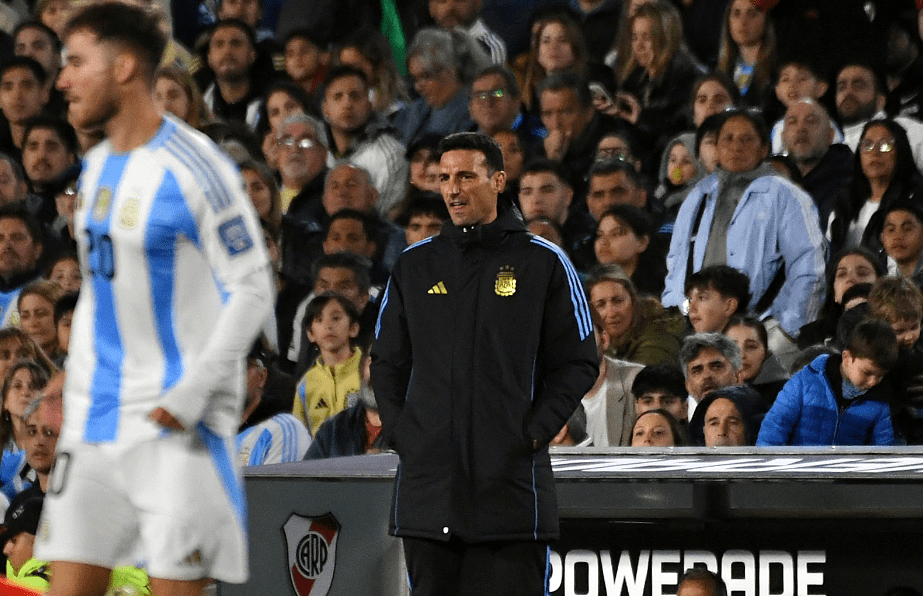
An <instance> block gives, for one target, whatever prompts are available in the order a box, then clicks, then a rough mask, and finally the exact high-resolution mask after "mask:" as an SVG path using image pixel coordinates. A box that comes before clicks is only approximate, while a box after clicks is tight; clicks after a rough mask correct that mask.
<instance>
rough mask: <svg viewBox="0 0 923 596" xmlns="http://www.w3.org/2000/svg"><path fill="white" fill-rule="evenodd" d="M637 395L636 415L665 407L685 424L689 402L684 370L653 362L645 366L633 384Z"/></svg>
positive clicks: (632, 387)
mask: <svg viewBox="0 0 923 596" xmlns="http://www.w3.org/2000/svg"><path fill="white" fill-rule="evenodd" d="M631 394H632V395H634V396H635V416H640V415H641V414H643V413H644V412H646V411H648V410H656V409H663V410H666V411H668V412H670V413H671V414H673V417H674V418H676V419H677V420H679V421H680V423H682V424H685V423H686V420H687V419H688V411H689V404H688V402H687V398H688V397H689V392H688V391H686V379H685V378H684V377H683V372H682V371H681V370H680V369H679V368H678V367H676V366H675V365H672V364H651V365H650V366H645V367H644V368H642V369H641V371H640V372H639V373H638V376H636V377H635V380H634V382H633V383H632V385H631Z"/></svg>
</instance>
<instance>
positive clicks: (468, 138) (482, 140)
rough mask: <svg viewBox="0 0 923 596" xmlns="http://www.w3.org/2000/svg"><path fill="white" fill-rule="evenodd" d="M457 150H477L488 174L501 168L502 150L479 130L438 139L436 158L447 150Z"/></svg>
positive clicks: (439, 158)
mask: <svg viewBox="0 0 923 596" xmlns="http://www.w3.org/2000/svg"><path fill="white" fill-rule="evenodd" d="M458 150H469V151H479V152H480V153H481V154H482V155H483V156H484V164H485V165H486V166H487V173H488V174H490V175H492V174H493V173H494V172H499V171H502V170H503V151H502V150H501V149H500V145H499V144H498V143H497V141H495V140H493V139H492V138H491V137H489V136H487V135H485V134H482V133H479V132H457V133H455V134H451V135H449V136H447V137H445V138H444V139H442V140H441V141H439V147H438V148H437V149H436V158H437V160H441V159H442V156H443V155H444V154H446V153H448V152H449V151H458Z"/></svg>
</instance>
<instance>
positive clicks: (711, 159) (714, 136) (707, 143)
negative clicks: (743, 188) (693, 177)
mask: <svg viewBox="0 0 923 596" xmlns="http://www.w3.org/2000/svg"><path fill="white" fill-rule="evenodd" d="M721 122H722V115H721V114H715V115H713V116H709V117H708V118H706V119H705V120H703V121H702V124H700V125H699V128H698V129H696V131H695V157H696V159H697V160H699V163H700V164H702V167H703V168H704V169H705V175H706V176H707V175H708V174H711V173H713V172H714V171H715V168H716V167H718V130H719V129H720V128H721ZM674 217H675V216H674Z"/></svg>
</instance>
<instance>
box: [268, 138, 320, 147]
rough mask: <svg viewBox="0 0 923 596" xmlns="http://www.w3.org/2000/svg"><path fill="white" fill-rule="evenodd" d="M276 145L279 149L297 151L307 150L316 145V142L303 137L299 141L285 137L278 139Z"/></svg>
mask: <svg viewBox="0 0 923 596" xmlns="http://www.w3.org/2000/svg"><path fill="white" fill-rule="evenodd" d="M277 144H278V145H279V147H288V148H289V149H292V148H297V149H303V150H308V149H310V148H311V147H313V146H314V145H316V144H317V141H315V140H314V139H310V138H308V137H303V138H301V139H295V138H292V137H285V138H282V139H279V141H278V143H277Z"/></svg>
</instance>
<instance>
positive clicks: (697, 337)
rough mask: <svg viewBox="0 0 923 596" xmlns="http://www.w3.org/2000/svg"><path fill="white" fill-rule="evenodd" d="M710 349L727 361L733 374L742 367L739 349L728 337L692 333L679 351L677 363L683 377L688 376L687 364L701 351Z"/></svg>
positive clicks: (717, 334) (716, 334) (719, 334)
mask: <svg viewBox="0 0 923 596" xmlns="http://www.w3.org/2000/svg"><path fill="white" fill-rule="evenodd" d="M708 348H711V349H713V350H716V351H717V352H718V353H719V354H721V355H722V356H724V357H725V358H727V359H728V362H730V363H731V368H733V369H734V372H739V371H740V368H741V367H742V366H743V359H742V358H741V356H740V348H739V347H737V344H736V343H735V342H734V340H733V339H731V338H730V337H728V336H726V335H724V334H722V333H693V334H692V335H690V336H689V337H687V338H686V341H684V342H683V347H682V348H681V349H680V351H679V362H680V364H682V369H683V376H684V377H687V378H688V376H689V371H688V367H689V363H690V362H692V361H693V360H694V359H695V358H697V357H698V356H699V353H700V352H701V351H702V350H705V349H708Z"/></svg>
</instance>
